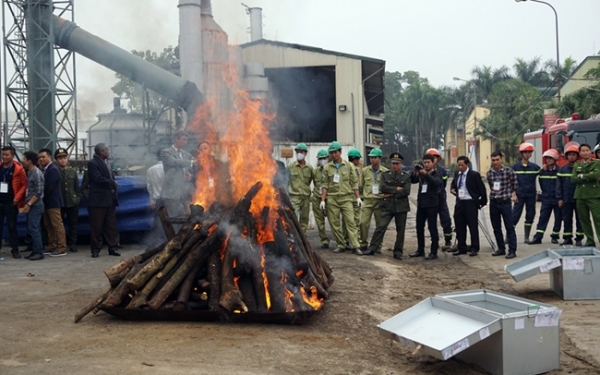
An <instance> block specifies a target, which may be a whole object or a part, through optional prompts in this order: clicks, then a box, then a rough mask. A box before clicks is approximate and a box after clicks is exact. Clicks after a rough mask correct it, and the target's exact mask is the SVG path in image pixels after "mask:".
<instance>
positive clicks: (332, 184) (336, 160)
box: [319, 142, 362, 255]
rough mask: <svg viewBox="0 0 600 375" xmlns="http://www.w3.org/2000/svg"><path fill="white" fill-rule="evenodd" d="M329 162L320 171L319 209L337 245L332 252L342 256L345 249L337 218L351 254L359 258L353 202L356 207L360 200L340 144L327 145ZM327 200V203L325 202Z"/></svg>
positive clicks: (351, 166)
mask: <svg viewBox="0 0 600 375" xmlns="http://www.w3.org/2000/svg"><path fill="white" fill-rule="evenodd" d="M328 151H329V155H330V157H331V161H330V162H329V163H327V164H326V165H325V167H324V168H323V175H324V180H325V181H324V183H323V188H322V194H321V203H320V204H319V208H321V210H325V208H327V218H328V219H329V226H330V227H331V231H332V232H333V235H334V237H335V241H336V242H337V248H336V249H335V250H334V251H333V252H334V253H343V252H344V251H345V250H346V247H345V244H344V235H343V233H342V228H341V223H340V216H342V217H343V218H344V222H345V223H346V226H347V227H348V236H349V242H350V246H351V248H352V252H353V253H354V254H356V255H362V251H360V250H359V247H360V244H359V243H358V231H357V228H356V222H355V221H354V209H353V203H354V202H356V204H357V205H358V206H359V207H360V206H361V205H362V200H361V199H360V196H359V194H358V176H357V175H356V170H355V167H354V165H353V164H352V163H350V162H348V161H345V160H342V145H341V144H340V143H339V142H331V144H330V145H329V149H328ZM326 200H327V204H325V201H326Z"/></svg>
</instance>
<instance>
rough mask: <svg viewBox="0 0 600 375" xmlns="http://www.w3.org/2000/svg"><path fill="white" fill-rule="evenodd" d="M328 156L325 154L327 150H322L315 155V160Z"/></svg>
mask: <svg viewBox="0 0 600 375" xmlns="http://www.w3.org/2000/svg"><path fill="white" fill-rule="evenodd" d="M328 156H329V154H328V153H327V150H325V149H322V150H319V152H318V153H317V159H325V158H327V157H328Z"/></svg>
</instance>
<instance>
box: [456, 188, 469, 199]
mask: <svg viewBox="0 0 600 375" xmlns="http://www.w3.org/2000/svg"><path fill="white" fill-rule="evenodd" d="M466 196H467V190H466V189H465V188H460V189H458V197H459V198H460V199H465V198H466Z"/></svg>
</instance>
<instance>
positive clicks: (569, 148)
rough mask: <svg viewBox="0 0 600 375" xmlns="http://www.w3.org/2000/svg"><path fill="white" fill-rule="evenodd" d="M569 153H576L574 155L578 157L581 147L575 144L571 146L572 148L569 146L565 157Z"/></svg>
mask: <svg viewBox="0 0 600 375" xmlns="http://www.w3.org/2000/svg"><path fill="white" fill-rule="evenodd" d="M569 152H574V153H576V154H577V155H579V146H577V145H575V144H573V145H570V146H567V148H565V156H567V154H568V153H569Z"/></svg>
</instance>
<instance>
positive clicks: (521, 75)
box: [513, 57, 553, 87]
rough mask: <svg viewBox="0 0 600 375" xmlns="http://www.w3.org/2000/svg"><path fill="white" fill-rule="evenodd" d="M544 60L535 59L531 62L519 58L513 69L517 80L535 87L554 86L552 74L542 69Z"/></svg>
mask: <svg viewBox="0 0 600 375" xmlns="http://www.w3.org/2000/svg"><path fill="white" fill-rule="evenodd" d="M541 62H542V59H541V58H540V57H534V58H533V59H531V60H530V61H527V60H525V59H521V58H517V59H516V62H515V64H514V65H513V68H514V70H515V76H516V78H518V79H520V80H521V81H523V82H527V83H529V84H530V85H532V86H534V87H548V86H551V84H552V81H553V80H552V79H551V78H550V73H549V72H547V71H546V70H544V69H543V68H542V66H541V65H542V63H541Z"/></svg>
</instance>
